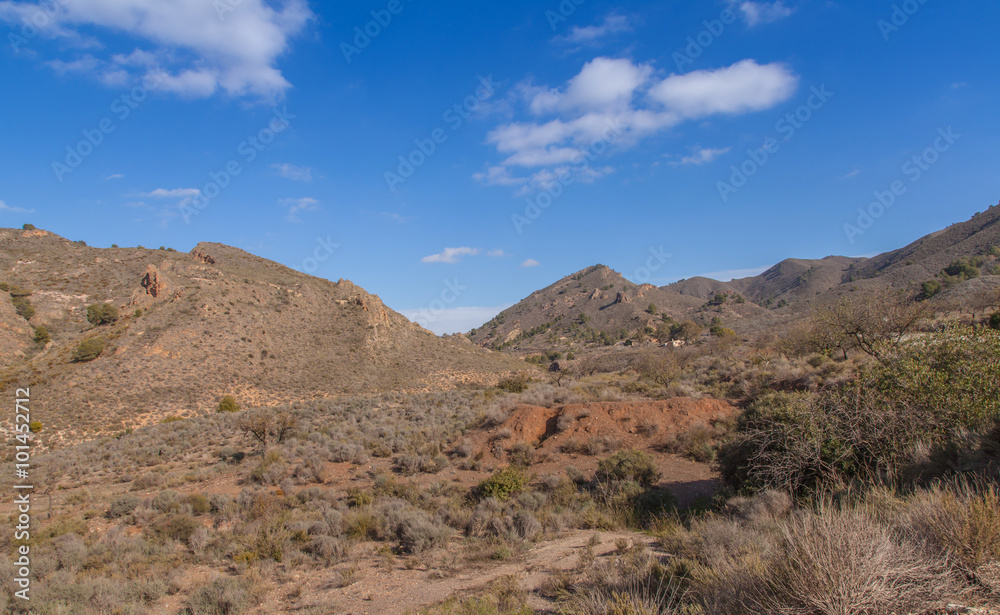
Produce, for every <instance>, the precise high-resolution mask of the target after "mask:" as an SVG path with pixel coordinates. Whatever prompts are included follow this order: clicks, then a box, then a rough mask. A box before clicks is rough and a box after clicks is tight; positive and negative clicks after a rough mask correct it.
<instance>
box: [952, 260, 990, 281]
mask: <svg viewBox="0 0 1000 615" xmlns="http://www.w3.org/2000/svg"><path fill="white" fill-rule="evenodd" d="M980 264H981V263H980V262H979V261H977V260H976V259H971V258H968V257H963V258H960V259H958V260H957V261H954V262H952V263H951V264H950V265H948V266H947V267H945V268H944V274H945V275H947V276H951V277H955V278H958V279H959V280H969V279H972V278H978V277H979V275H980V271H979V265H980Z"/></svg>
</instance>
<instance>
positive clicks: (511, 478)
mask: <svg viewBox="0 0 1000 615" xmlns="http://www.w3.org/2000/svg"><path fill="white" fill-rule="evenodd" d="M527 485H528V476H527V475H526V474H525V473H524V472H522V471H521V470H519V469H517V468H514V467H507V468H503V469H501V470H497V471H496V472H494V473H493V476H491V477H489V478H487V479H486V480H484V481H483V482H481V483H479V485H478V486H477V487H476V495H477V496H478V497H479V498H480V499H485V498H496V499H497V500H500V501H501V502H506V501H507V500H509V499H510V498H511V496H513V495H517V494H518V493H521V492H522V491H524V488H525V487H526V486H527Z"/></svg>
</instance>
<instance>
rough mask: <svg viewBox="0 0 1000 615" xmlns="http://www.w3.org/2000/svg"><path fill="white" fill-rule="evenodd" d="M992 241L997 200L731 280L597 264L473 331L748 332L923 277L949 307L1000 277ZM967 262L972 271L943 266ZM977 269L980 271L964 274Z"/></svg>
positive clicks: (580, 338)
mask: <svg viewBox="0 0 1000 615" xmlns="http://www.w3.org/2000/svg"><path fill="white" fill-rule="evenodd" d="M997 246H1000V206H993V207H991V208H989V209H987V210H986V211H984V212H981V213H978V214H976V215H975V216H973V217H972V219H971V220H968V221H966V222H962V223H959V224H954V225H952V226H950V227H948V228H947V229H944V230H942V231H938V232H935V233H931V234H930V235H927V236H926V237H923V238H921V239H918V240H917V241H915V242H913V243H911V244H910V245H908V246H906V247H905V248H901V249H899V250H894V251H891V252H887V253H885V254H881V255H879V256H876V257H874V258H867V259H866V258H854V257H847V256H827V257H825V258H822V259H797V258H789V259H786V260H783V261H781V262H780V263H778V264H777V265H775V266H773V267H771V268H770V269H768V270H767V271H765V272H764V273H761V274H760V275H756V276H752V277H747V278H741V279H738V280H731V281H729V282H721V281H718V280H712V279H710V278H705V277H695V278H690V279H687V280H681V281H679V282H675V283H673V284H668V285H666V286H662V287H655V286H652V285H649V284H644V285H637V284H634V283H632V282H629V281H628V280H626V279H625V278H624V277H623V276H622V275H621V274H619V273H617V272H616V271H614V270H612V269H610V268H608V267H606V266H604V265H595V266H593V267H588V268H587V269H584V270H582V271H579V272H577V273H575V274H572V275H569V276H566V277H565V278H562V279H561V280H559V281H558V282H556V283H554V284H552V285H550V286H548V287H546V288H543V289H541V290H539V291H536V292H534V293H532V294H531V295H529V296H528V297H526V298H525V299H524V300H522V301H521V302H519V303H517V304H516V305H514V306H513V307H511V308H508V309H507V310H504V311H503V312H501V313H500V314H499V315H498V316H497V317H496V318H494V319H493V320H491V321H490V322H488V323H486V324H485V325H483V326H482V327H479V328H478V329H474V330H473V331H471V332H470V337H471V339H472V341H474V342H475V343H477V344H479V345H482V346H486V347H490V348H495V349H502V350H510V351H513V352H518V353H522V354H523V353H528V352H538V351H547V350H552V349H558V350H564V349H575V348H582V347H585V346H593V345H598V346H600V345H607V344H609V343H615V342H616V341H619V340H625V339H630V338H643V337H644V335H645V336H649V335H650V334H652V335H659V332H656V330H657V329H658V328H659V327H661V323H663V322H664V321H665V320H667V319H669V321H672V322H675V323H676V322H680V321H682V320H693V321H695V322H696V323H697V324H700V325H702V326H707V325H709V324H710V323H711V322H712V320H713V319H719V320H721V322H722V325H723V326H725V327H726V328H729V329H732V330H734V331H736V332H737V333H738V334H743V335H746V334H751V333H754V332H756V331H760V330H763V329H768V328H773V327H776V326H781V327H784V326H787V325H788V324H790V323H792V322H794V321H795V320H797V319H799V318H802V317H804V316H806V315H807V314H809V313H810V310H811V306H812V305H813V304H814V303H816V302H826V301H831V300H835V299H836V297H838V296H840V295H842V294H844V293H846V292H850V291H852V290H856V289H858V288H872V287H890V288H896V289H899V290H904V291H907V292H909V293H910V295H911V296H913V297H916V296H917V294H918V293H920V292H921V291H922V283H923V282H927V281H937V282H938V283H939V284H940V285H941V287H942V289H941V290H942V292H941V293H940V297H939V298H938V299H937V300H936V301H937V302H938V303H939V305H940V307H942V308H944V309H948V308H949V307H954V306H961V305H965V304H968V303H969V302H970V301H971V302H973V303H975V302H976V301H978V299H977V298H978V297H979V296H986V295H989V294H990V293H991V292H993V289H995V288H997V287H1000V276H998V275H991V274H1000V264H998V262H997V258H998V256H1000V248H998V247H997ZM962 259H965V260H964V261H963V260H962ZM965 261H968V264H969V265H970V266H973V267H974V268H975V271H973V270H969V272H968V273H959V274H954V275H949V274H947V273H946V271H945V270H946V269H948V268H951V267H953V266H956V263H958V264H959V265H960V264H961V263H964V262H965ZM980 274H982V275H983V278H985V279H976V280H973V279H969V278H970V277H971V278H974V277H976V276H978V275H980ZM651 306H652V307H654V308H655V309H653V310H652V311H650V307H651ZM651 329H652V331H651ZM654 332H655V333H654ZM660 337H662V336H660Z"/></svg>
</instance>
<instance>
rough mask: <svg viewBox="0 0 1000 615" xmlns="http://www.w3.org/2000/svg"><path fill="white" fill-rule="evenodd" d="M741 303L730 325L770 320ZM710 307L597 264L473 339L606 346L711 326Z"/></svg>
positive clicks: (512, 345) (534, 345) (510, 344)
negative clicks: (649, 333)
mask: <svg viewBox="0 0 1000 615" xmlns="http://www.w3.org/2000/svg"><path fill="white" fill-rule="evenodd" d="M722 287H723V286H720V288H722ZM712 294H713V295H714V293H712ZM738 301H739V298H738V297H737V296H734V297H733V301H732V302H731V303H728V302H727V303H728V305H727V308H726V309H725V310H724V311H725V315H724V318H725V319H726V321H727V322H729V321H733V322H735V321H741V320H751V319H754V318H756V319H759V318H761V317H765V318H766V315H767V311H766V310H764V309H763V308H761V307H759V306H756V305H753V304H752V303H749V302H742V303H738ZM706 304H707V301H706V300H705V299H704V298H703V297H698V296H692V295H688V294H682V293H678V292H675V291H673V290H670V289H669V288H667V287H663V288H658V287H656V286H653V285H651V284H634V283H633V282H630V281H628V280H627V279H625V277H624V276H622V275H621V274H620V273H618V272H617V271H615V270H613V269H611V268H610V267H607V266H605V265H594V266H593V267H588V268H587V269H584V270H582V271H579V272H577V273H574V274H572V275H568V276H566V277H564V278H562V279H561V280H559V281H558V282H556V283H554V284H551V285H549V286H547V287H546V288H543V289H541V290H538V291H535V292H534V293H532V294H531V295H529V296H528V297H526V298H525V299H523V300H522V301H520V302H519V303H517V304H516V305H514V306H512V307H510V308H508V309H506V310H504V311H503V312H501V313H500V314H499V315H497V316H496V317H495V318H494V319H493V320H491V321H490V322H488V323H486V324H485V325H483V326H482V327H480V328H478V329H475V330H473V331H471V332H470V334H469V336H470V338H471V339H472V341H473V342H475V343H477V344H479V345H483V346H487V347H490V348H495V349H510V350H513V351H518V352H532V351H540V350H546V349H551V348H553V347H557V346H558V347H564V348H569V349H573V348H581V347H584V346H587V345H591V344H598V345H608V344H611V343H614V342H616V341H619V340H624V339H627V338H629V337H631V336H632V334H633V333H634V332H636V331H644V330H647V328H649V329H652V330H655V329H656V328H658V327H660V326H661V324H662V323H664V322H665V321H672V322H681V321H683V320H689V319H694V320H698V321H705V323H707V322H709V321H710V320H711V318H712V316H713V315H718V314H717V312H718V311H719V310H713V311H712V312H713V313H712V314H710V313H709V310H707V305H706ZM748 317H749V318H748Z"/></svg>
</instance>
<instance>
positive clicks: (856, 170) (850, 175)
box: [840, 169, 861, 179]
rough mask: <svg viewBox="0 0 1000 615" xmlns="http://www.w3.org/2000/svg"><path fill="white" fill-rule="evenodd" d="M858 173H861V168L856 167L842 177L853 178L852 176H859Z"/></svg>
mask: <svg viewBox="0 0 1000 615" xmlns="http://www.w3.org/2000/svg"><path fill="white" fill-rule="evenodd" d="M858 175H861V169H854V170H853V171H851V172H850V173H845V174H844V175H841V176H840V179H851V178H852V177H857V176H858Z"/></svg>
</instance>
